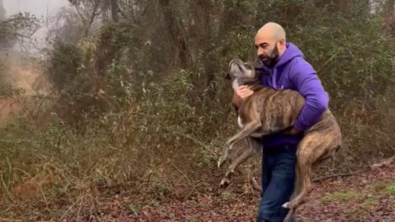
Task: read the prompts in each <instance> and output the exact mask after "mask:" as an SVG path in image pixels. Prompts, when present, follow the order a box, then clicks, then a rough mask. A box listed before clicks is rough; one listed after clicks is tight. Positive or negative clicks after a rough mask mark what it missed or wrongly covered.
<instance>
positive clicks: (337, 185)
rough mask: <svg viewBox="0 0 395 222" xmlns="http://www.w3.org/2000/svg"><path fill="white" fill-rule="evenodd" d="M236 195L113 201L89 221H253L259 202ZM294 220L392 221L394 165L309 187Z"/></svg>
mask: <svg viewBox="0 0 395 222" xmlns="http://www.w3.org/2000/svg"><path fill="white" fill-rule="evenodd" d="M174 189H176V188H173V190H174ZM237 190H239V193H237ZM240 190H241V189H235V190H232V191H222V192H218V190H215V191H212V192H206V193H200V194H198V195H196V196H191V197H190V198H188V199H180V198H177V197H176V196H175V195H174V196H171V195H168V197H167V198H166V201H159V200H152V199H151V200H143V199H139V198H137V197H136V198H135V199H134V200H131V199H130V198H131V197H130V196H129V197H127V196H124V197H121V196H115V197H113V198H110V199H109V200H108V205H107V206H108V207H110V208H112V209H117V210H112V211H111V212H107V213H106V212H102V213H101V214H100V215H98V216H92V217H91V219H93V221H108V222H110V221H124V222H132V221H133V222H135V221H136V222H137V221H139V222H140V221H141V222H142V221H163V222H167V221H186V222H195V221H196V222H198V221H205V222H210V221H213V222H214V221H216V222H221V221H255V213H256V209H257V201H258V198H259V197H258V195H257V194H253V193H249V194H245V193H244V194H243V193H242V192H240ZM164 195H166V194H164ZM296 218H297V219H298V221H299V222H302V221H303V222H315V221H320V222H333V221H347V222H351V221H369V222H373V221H377V222H387V221H388V222H390V221H395V164H394V163H390V164H387V165H384V166H381V167H378V168H375V169H372V170H369V171H367V172H364V173H360V174H355V175H351V176H349V177H342V178H330V179H327V180H325V181H321V182H317V183H314V190H313V191H312V192H311V193H310V195H309V197H308V200H307V202H306V203H305V204H304V205H303V206H301V207H300V209H299V210H298V211H297V212H296Z"/></svg>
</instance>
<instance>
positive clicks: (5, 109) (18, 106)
mask: <svg viewBox="0 0 395 222" xmlns="http://www.w3.org/2000/svg"><path fill="white" fill-rule="evenodd" d="M9 65H10V66H11V68H10V69H9V73H7V75H6V79H5V80H6V81H7V82H9V83H10V84H11V86H12V87H13V88H14V89H21V90H23V91H24V93H23V95H19V96H5V97H2V98H1V99H0V119H1V120H9V119H12V118H14V117H16V116H18V115H19V114H21V113H22V112H23V111H25V110H26V109H27V108H28V107H29V105H30V104H29V102H28V100H26V99H27V98H29V97H31V96H33V95H38V94H41V95H47V94H48V85H47V84H46V83H45V81H44V79H43V77H42V74H41V71H40V70H39V69H38V68H37V67H35V66H34V65H33V64H32V63H22V62H13V61H10V62H9Z"/></svg>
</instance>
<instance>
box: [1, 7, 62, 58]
mask: <svg viewBox="0 0 395 222" xmlns="http://www.w3.org/2000/svg"><path fill="white" fill-rule="evenodd" d="M3 5H4V8H5V10H6V16H7V17H9V16H10V15H13V14H17V13H19V12H22V13H23V12H30V13H31V14H34V15H36V17H38V18H41V17H42V18H43V23H42V24H41V28H40V29H39V30H38V31H37V32H36V33H35V35H34V36H33V37H34V38H36V39H37V44H36V47H37V48H29V52H31V53H37V52H39V49H42V47H43V46H45V37H46V35H47V32H48V25H49V24H48V23H49V21H48V20H47V17H48V16H54V15H55V14H56V13H57V12H58V11H59V9H61V8H62V7H67V6H68V5H69V3H68V1H67V0H3ZM14 49H15V50H20V47H19V46H18V44H17V45H16V46H15V48H14Z"/></svg>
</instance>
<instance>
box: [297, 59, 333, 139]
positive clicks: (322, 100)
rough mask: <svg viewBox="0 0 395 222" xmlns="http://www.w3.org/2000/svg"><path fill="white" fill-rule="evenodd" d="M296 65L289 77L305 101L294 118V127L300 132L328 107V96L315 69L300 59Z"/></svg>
mask: <svg viewBox="0 0 395 222" xmlns="http://www.w3.org/2000/svg"><path fill="white" fill-rule="evenodd" d="M296 65H297V67H296V70H295V72H294V73H293V75H291V76H290V78H291V80H292V81H293V84H294V86H295V89H296V90H297V91H299V93H300V94H302V95H303V96H304V97H305V99H306V102H305V105H304V106H303V108H302V111H301V112H300V114H299V117H298V119H297V120H296V123H295V125H294V128H295V129H296V130H297V131H299V132H302V131H305V130H306V129H307V128H308V127H310V126H312V125H314V124H315V123H316V122H317V121H318V120H319V118H320V117H321V115H322V114H323V113H324V112H325V110H326V109H327V108H328V103H329V96H328V94H327V93H326V92H325V90H324V87H323V86H322V84H321V81H320V79H319V78H318V76H317V74H316V72H315V70H314V69H313V67H312V66H311V65H310V64H309V63H307V62H306V61H300V64H296Z"/></svg>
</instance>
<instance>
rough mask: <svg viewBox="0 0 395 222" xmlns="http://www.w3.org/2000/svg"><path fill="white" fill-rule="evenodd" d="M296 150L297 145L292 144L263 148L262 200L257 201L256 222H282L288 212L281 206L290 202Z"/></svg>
mask: <svg viewBox="0 0 395 222" xmlns="http://www.w3.org/2000/svg"><path fill="white" fill-rule="evenodd" d="M296 149H297V145H293V144H291V145H284V146H280V147H273V148H269V149H268V148H264V150H263V166H262V191H263V198H262V199H261V200H260V201H259V209H258V216H257V222H282V221H283V220H284V218H285V216H286V215H287V213H288V211H289V210H288V209H286V208H283V207H282V205H283V204H284V203H286V202H288V201H289V200H290V198H291V195H292V193H293V189H294V181H295V165H296ZM291 221H295V220H294V219H292V220H291Z"/></svg>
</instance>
